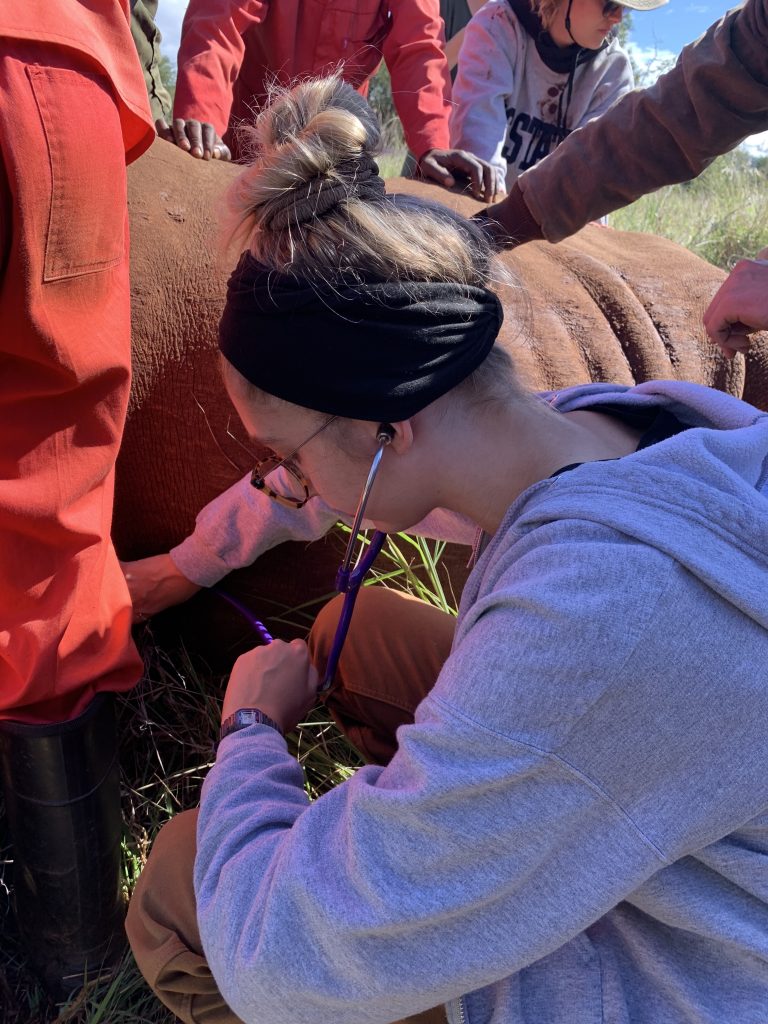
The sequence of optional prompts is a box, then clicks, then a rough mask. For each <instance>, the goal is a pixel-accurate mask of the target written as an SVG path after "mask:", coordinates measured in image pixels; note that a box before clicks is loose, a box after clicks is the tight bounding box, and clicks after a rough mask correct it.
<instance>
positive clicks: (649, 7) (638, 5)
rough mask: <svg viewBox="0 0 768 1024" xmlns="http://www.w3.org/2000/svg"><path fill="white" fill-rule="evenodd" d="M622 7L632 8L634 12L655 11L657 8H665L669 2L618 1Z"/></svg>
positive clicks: (644, 0)
mask: <svg viewBox="0 0 768 1024" xmlns="http://www.w3.org/2000/svg"><path fill="white" fill-rule="evenodd" d="M616 3H617V4H620V5H621V6H622V7H631V8H632V10H633V11H655V10H656V8H657V7H663V6H664V4H668V3H669V0H616Z"/></svg>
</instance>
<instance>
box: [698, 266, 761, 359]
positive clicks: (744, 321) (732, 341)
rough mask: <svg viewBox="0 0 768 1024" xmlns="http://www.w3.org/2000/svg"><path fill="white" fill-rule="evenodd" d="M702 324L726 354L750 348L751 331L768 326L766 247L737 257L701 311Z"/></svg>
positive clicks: (745, 350) (730, 354)
mask: <svg viewBox="0 0 768 1024" xmlns="http://www.w3.org/2000/svg"><path fill="white" fill-rule="evenodd" d="M704 327H705V328H706V331H707V334H708V335H709V337H710V338H711V339H712V341H713V342H714V343H715V344H716V345H719V346H720V348H721V349H722V350H723V352H724V353H725V355H727V356H728V358H731V357H733V355H734V354H735V353H736V352H747V351H748V350H749V346H750V344H751V338H750V337H749V335H750V334H752V333H753V332H754V331H761V330H768V249H763V250H762V252H759V253H758V254H757V257H756V258H755V259H754V260H739V262H738V263H737V264H736V266H735V267H734V268H733V270H732V271H731V273H730V274H729V275H728V277H727V278H726V279H725V281H723V283H722V285H721V286H720V288H719V290H718V291H717V293H716V295H715V297H714V299H712V302H711V303H710V305H709V308H708V309H707V311H706V313H705V314H704Z"/></svg>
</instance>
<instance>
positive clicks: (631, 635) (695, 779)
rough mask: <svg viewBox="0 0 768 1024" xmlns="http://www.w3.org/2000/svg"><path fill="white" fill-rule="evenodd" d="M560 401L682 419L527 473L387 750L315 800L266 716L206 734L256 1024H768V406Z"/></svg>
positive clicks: (216, 829)
mask: <svg viewBox="0 0 768 1024" xmlns="http://www.w3.org/2000/svg"><path fill="white" fill-rule="evenodd" d="M549 400H550V401H551V402H552V403H553V404H554V405H555V406H556V407H557V408H559V409H561V410H563V411H570V410H574V409H579V408H598V407H599V405H600V404H601V403H611V404H614V405H615V404H619V403H621V404H626V405H628V406H635V407H639V406H648V407H657V406H658V407H664V408H667V409H669V410H670V411H671V412H672V413H673V414H674V415H676V416H677V417H678V418H679V419H681V420H683V421H684V422H686V423H688V424H691V425H692V429H689V430H686V431H684V432H683V433H681V434H678V435H676V436H674V437H671V438H669V439H667V440H666V441H662V442H660V443H658V444H656V445H654V446H652V447H650V448H645V449H643V450H641V451H639V452H636V453H634V454H632V455H629V456H627V457H625V458H622V459H620V460H614V461H608V462H595V463H589V464H586V465H583V466H581V467H579V468H577V469H574V470H572V471H570V472H568V473H565V474H563V475H561V476H556V477H553V478H550V479H547V480H543V481H541V482H539V483H538V484H536V485H534V486H533V487H531V488H529V489H528V490H527V491H525V492H524V493H523V494H522V495H520V497H519V498H518V499H517V500H516V501H515V502H514V504H513V505H512V506H511V507H510V509H509V510H508V512H507V515H506V517H505V518H504V520H503V522H502V523H501V525H500V527H499V529H498V531H497V532H496V534H495V535H494V536H493V538H492V539H491V540H490V543H489V545H488V547H487V548H486V550H485V551H484V553H483V555H482V556H481V558H480V560H479V562H478V564H477V565H476V567H475V569H474V570H473V572H472V574H471V576H470V579H469V581H468V583H467V585H466V588H465V590H464V593H463V596H462V601H461V608H460V613H459V619H458V623H457V629H456V635H455V640H454V644H453V649H452V653H451V655H450V657H449V659H448V661H447V662H446V664H445V666H444V668H443V671H442V672H441V673H440V676H439V678H438V680H437V682H436V684H435V687H434V689H433V690H432V692H431V693H430V694H429V696H428V697H427V698H426V699H425V700H424V701H423V702H422V704H421V705H420V706H419V708H418V710H417V712H416V720H415V722H414V724H413V725H409V726H405V727H402V728H401V729H400V730H399V732H398V744H399V747H398V751H397V753H396V755H395V757H394V758H393V760H392V762H391V763H390V764H389V765H388V766H387V767H386V768H380V767H373V766H369V767H365V768H362V769H360V770H359V771H358V772H357V773H356V774H355V776H354V777H353V778H352V779H350V780H349V781H347V782H345V783H344V784H342V785H340V786H338V787H337V788H336V789H335V790H333V791H332V792H330V793H328V794H327V795H325V796H323V797H322V798H320V799H319V800H317V801H315V802H314V803H312V804H310V803H309V802H308V800H307V797H306V794H305V792H304V788H303V779H302V772H301V769H300V767H299V765H298V763H297V762H296V761H295V760H294V759H293V758H292V757H290V756H289V754H288V751H287V749H286V745H285V742H284V740H283V739H282V738H281V737H280V735H279V734H278V733H276V732H275V731H273V730H271V729H269V728H267V727H266V726H253V727H251V728H249V729H246V730H243V731H242V732H239V733H237V734H234V735H232V736H230V737H228V738H227V739H226V740H225V741H224V742H223V743H222V745H221V747H220V750H219V756H218V760H217V763H216V765H215V766H214V768H213V769H212V770H211V772H210V774H209V776H208V779H207V781H206V783H205V786H204V790H203V796H202V808H201V814H200V823H199V831H198V844H199V848H198V855H197V861H196V867H195V890H196V894H197V900H198V920H199V924H200V932H201V935H202V941H203V947H204V950H205V953H206V956H207V957H208V960H209V962H210V965H211V968H212V970H213V973H214V976H215V978H216V980H217V982H218V984H219V986H220V988H221V991H222V993H223V995H224V997H225V999H226V1000H227V1002H228V1003H229V1004H230V1006H231V1007H232V1009H233V1010H234V1011H235V1013H237V1014H238V1015H239V1016H240V1017H241V1018H242V1019H243V1021H245V1022H246V1024H248V1022H254V1024H255V1022H258V1024H286V1022H288V1021H290V1022H291V1024H317V1022H318V1021H333V1022H334V1024H384V1022H388V1021H393V1020H396V1019H399V1018H402V1017H405V1016H407V1015H410V1014H414V1013H416V1012H418V1011H421V1010H424V1009H426V1008H427V1007H430V1006H434V1005H437V1004H440V1003H447V1004H448V1008H447V1012H448V1018H449V1021H450V1024H765V1021H766V1020H768V770H766V765H768V678H767V672H766V663H767V662H768V587H766V581H767V580H768V574H767V572H766V570H767V569H768V500H767V499H768V484H767V483H766V480H767V478H768V416H766V415H765V414H762V413H760V412H758V411H757V410H755V409H753V408H752V407H751V406H748V405H746V404H745V403H743V402H741V401H739V400H738V399H736V398H732V397H730V396H727V395H724V394H721V393H719V392H714V391H710V390H708V389H706V388H702V387H699V386H697V385H693V384H684V383H680V382H651V383H645V384H641V385H639V386H637V387H635V388H631V389H625V388H622V387H618V386H613V385H605V384H592V385H587V386H585V387H582V388H574V389H570V390H568V391H566V392H562V393H560V394H558V395H552V396H549Z"/></svg>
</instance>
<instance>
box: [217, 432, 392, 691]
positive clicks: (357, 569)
mask: <svg viewBox="0 0 768 1024" xmlns="http://www.w3.org/2000/svg"><path fill="white" fill-rule="evenodd" d="M394 436H395V432H394V430H393V428H392V427H391V426H390V425H389V424H388V423H382V424H381V425H380V426H379V429H378V431H377V433H376V441H377V442H378V445H379V447H378V449H377V451H376V454H375V455H374V457H373V462H372V463H371V468H370V470H369V472H368V479H367V480H366V481H365V487H364V488H363V493H362V494H361V495H360V501H359V502H358V506H357V511H356V512H355V518H354V519H353V520H352V526H351V529H350V534H349V540H348V541H347V548H346V551H345V552H344V558H343V559H342V562H341V565H340V566H339V570H338V572H337V573H336V589H337V590H338V592H339V593H340V594H344V604H343V606H342V609H341V615H340V617H339V622H338V625H337V626H336V635H335V636H334V638H333V644H332V645H331V651H330V654H329V655H328V661H327V663H326V666H325V672H324V674H323V678H322V681H321V683H320V686H319V687H318V690H317V692H318V693H324V692H325V691H326V690H328V689H330V687H331V684H332V683H333V677H334V676H335V675H336V669H337V667H338V664H339V657H340V656H341V650H342V648H343V646H344V641H345V640H346V638H347V633H348V632H349V624H350V622H351V621H352V612H353V611H354V609H355V602H356V601H357V595H358V593H359V591H360V587H361V585H362V582H363V579H364V578H365V575H366V573H367V572H368V570H369V569H370V567H371V566H372V565H373V563H374V561H375V560H376V557H377V556H378V554H379V552H380V551H381V549H382V547H383V545H384V541H385V540H386V539H387V535H386V533H382V532H381V530H376V531H375V532H374V534H373V536H372V537H371V539H370V541H368V542H367V543H366V542H365V541H363V542H362V547H361V549H360V552H359V554H358V556H357V559H356V560H355V562H354V565H353V564H352V561H353V554H354V550H355V542H356V540H357V537H358V534H359V532H360V524H361V523H362V521H363V516H364V515H365V507H366V505H367V504H368V498H369V497H370V493H371V490H372V488H373V484H374V481H375V479H376V474H377V473H378V470H379V465H380V463H381V459H382V456H383V454H384V449H385V448H386V447H387V445H388V444H389V443H390V442H391V441H392V439H393V437H394ZM212 589H214V590H215V591H216V593H217V594H218V595H219V596H220V597H222V598H223V599H224V600H225V601H227V602H228V603H229V604H231V605H232V606H233V608H236V609H237V610H238V611H239V612H240V614H241V615H242V616H243V617H244V618H245V619H247V620H248V622H249V623H250V625H251V627H252V628H253V629H254V631H255V632H256V633H257V634H258V635H259V636H260V637H261V639H262V641H263V642H264V643H265V644H271V643H272V640H273V639H274V637H273V636H272V635H271V633H270V632H269V630H268V629H267V627H266V626H265V625H264V623H263V622H260V621H259V619H257V618H256V617H255V616H254V615H253V614H252V613H251V612H250V611H249V610H248V608H246V607H245V605H243V604H241V602H240V601H238V600H237V598H234V597H232V596H231V595H230V594H228V593H226V591H224V590H220V589H219V588H218V587H214V588H212Z"/></svg>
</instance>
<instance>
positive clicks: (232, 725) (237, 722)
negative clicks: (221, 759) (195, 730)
mask: <svg viewBox="0 0 768 1024" xmlns="http://www.w3.org/2000/svg"><path fill="white" fill-rule="evenodd" d="M249 725H268V726H269V727H270V729H274V730H275V731H276V732H279V733H280V735H281V736H282V735H283V730H282V729H281V728H280V726H279V725H278V724H277V722H276V721H275V720H274V719H273V718H270V717H269V715H266V714H265V713H264V712H263V711H261V710H260V709H259V708H238V709H237V711H235V713H234V714H233V715H230V716H229V717H228V718H225V719H224V721H223V722H222V723H221V732H220V733H219V743H221V741H222V740H223V739H224V737H225V736H229V735H230V733H233V732H238V731H239V730H240V729H246V728H247V727H248V726H249Z"/></svg>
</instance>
